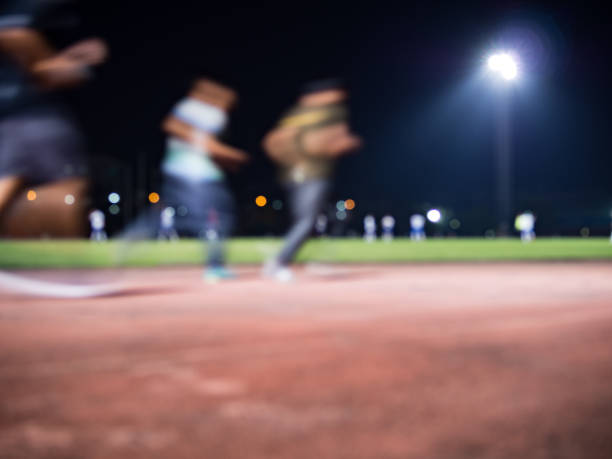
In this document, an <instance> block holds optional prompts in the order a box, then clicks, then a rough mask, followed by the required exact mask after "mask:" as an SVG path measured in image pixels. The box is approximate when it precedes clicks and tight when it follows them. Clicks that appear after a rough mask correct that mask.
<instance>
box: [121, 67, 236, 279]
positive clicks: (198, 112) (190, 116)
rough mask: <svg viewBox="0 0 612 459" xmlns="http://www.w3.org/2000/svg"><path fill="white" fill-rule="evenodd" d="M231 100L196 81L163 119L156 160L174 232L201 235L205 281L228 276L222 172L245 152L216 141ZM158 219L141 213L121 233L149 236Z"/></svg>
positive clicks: (228, 215)
mask: <svg viewBox="0 0 612 459" xmlns="http://www.w3.org/2000/svg"><path fill="white" fill-rule="evenodd" d="M236 100H237V95H236V93H235V92H234V91H233V90H232V89H230V88H228V87H226V86H223V85H221V84H219V83H217V82H214V81H212V80H209V79H199V80H197V81H196V82H195V84H194V85H193V87H192V88H191V90H190V92H189V94H188V95H187V96H186V97H185V98H184V99H182V100H180V101H179V102H178V103H177V104H176V106H175V107H174V108H173V110H172V112H171V113H170V115H168V117H167V118H166V119H165V121H164V123H163V129H164V131H165V132H166V133H167V134H168V141H167V148H166V155H165V157H164V159H163V161H162V173H163V187H162V200H163V203H164V206H165V207H172V208H173V209H180V210H181V211H180V212H177V213H176V215H175V216H174V218H175V220H174V225H175V228H176V229H177V231H178V232H179V233H182V234H187V235H191V236H199V237H206V240H207V241H208V250H207V252H208V255H207V265H208V269H207V270H206V271H205V272H204V278H205V279H206V280H207V281H211V282H214V281H217V280H221V279H227V278H232V277H234V275H233V273H232V272H231V271H229V270H228V269H227V268H226V267H225V255H224V241H225V239H226V238H227V237H228V236H229V234H230V232H231V230H232V228H233V225H234V199H233V197H232V194H231V192H230V190H229V188H228V187H227V185H226V183H225V174H226V171H227V170H230V171H233V170H236V169H237V168H238V167H239V166H240V165H241V164H243V163H245V162H247V160H248V156H247V155H246V153H245V152H243V151H241V150H239V149H236V148H234V147H230V146H229V145H226V144H224V143H222V142H221V141H220V140H219V139H218V135H219V134H221V132H222V131H223V130H224V129H225V128H226V126H227V122H228V112H229V111H230V110H231V108H232V107H233V106H234V104H235V103H236ZM160 220H161V216H160V215H159V213H157V214H156V215H145V216H143V217H141V218H140V219H139V221H138V222H137V223H136V224H135V225H133V226H132V227H131V228H129V229H128V230H127V232H126V233H125V234H124V236H125V237H127V238H128V239H133V238H137V237H155V236H156V235H157V234H158V228H159V224H160ZM213 234H214V237H212V235H213Z"/></svg>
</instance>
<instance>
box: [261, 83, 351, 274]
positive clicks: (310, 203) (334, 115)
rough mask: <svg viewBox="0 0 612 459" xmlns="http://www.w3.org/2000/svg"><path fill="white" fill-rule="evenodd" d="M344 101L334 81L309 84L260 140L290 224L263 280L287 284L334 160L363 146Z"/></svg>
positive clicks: (321, 205)
mask: <svg viewBox="0 0 612 459" xmlns="http://www.w3.org/2000/svg"><path fill="white" fill-rule="evenodd" d="M346 99H347V93H346V91H345V90H344V89H343V87H342V86H341V84H340V83H339V82H338V81H337V80H325V81H318V82H314V83H311V84H309V85H308V86H307V87H306V88H304V90H303V92H302V94H301V95H300V97H299V99H298V102H297V104H296V105H295V106H294V107H293V108H291V109H290V110H289V111H288V112H287V113H286V114H285V115H284V116H283V117H282V118H281V120H280V121H279V122H278V124H277V126H276V127H275V128H274V129H273V130H272V131H271V132H270V133H269V134H268V135H267V136H266V137H265V138H264V140H263V147H264V149H265V151H266V153H267V154H268V156H270V158H272V160H274V161H275V162H276V163H277V164H278V165H279V166H280V169H281V180H282V182H283V183H284V185H285V186H286V188H287V189H288V193H289V204H290V208H291V211H292V214H293V220H294V222H293V225H292V226H291V228H290V230H289V232H288V233H287V235H286V237H285V243H284V245H283V247H282V249H281V251H280V252H279V253H278V254H277V255H276V256H275V257H274V258H273V259H271V260H268V262H267V263H266V265H265V266H264V275H266V276H270V277H275V278H276V279H278V280H281V281H287V280H291V278H292V273H291V271H290V269H289V267H288V266H289V264H290V263H291V262H292V261H293V260H294V258H295V255H296V254H297V252H298V250H299V249H300V247H301V246H302V244H304V242H305V241H306V240H307V239H308V237H309V235H310V233H311V231H312V229H313V227H314V225H315V223H316V218H317V215H318V214H319V213H320V212H321V210H322V209H323V208H324V206H325V201H326V199H327V195H328V193H329V190H330V185H331V175H332V172H333V168H334V164H335V162H336V159H337V158H338V157H339V156H342V155H344V154H346V153H348V152H350V151H352V150H355V149H356V148H358V147H359V145H360V143H361V142H360V139H359V138H358V137H356V136H355V135H353V134H352V133H351V132H350V131H349V125H348V110H347V107H346V104H345V102H346Z"/></svg>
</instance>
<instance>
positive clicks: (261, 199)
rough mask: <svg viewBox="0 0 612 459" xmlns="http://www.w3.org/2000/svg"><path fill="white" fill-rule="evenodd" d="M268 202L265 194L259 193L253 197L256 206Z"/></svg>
mask: <svg viewBox="0 0 612 459" xmlns="http://www.w3.org/2000/svg"><path fill="white" fill-rule="evenodd" d="M267 203H268V200H267V199H266V197H265V196H262V195H259V196H257V197H256V198H255V204H256V205H257V207H263V206H265V205H266V204H267Z"/></svg>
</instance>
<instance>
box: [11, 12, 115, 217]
mask: <svg viewBox="0 0 612 459" xmlns="http://www.w3.org/2000/svg"><path fill="white" fill-rule="evenodd" d="M68 3H69V2H66V1H60V0H54V1H51V0H29V1H25V0H22V1H9V2H3V3H1V4H0V218H2V217H3V216H4V215H5V213H6V211H7V208H8V206H9V205H10V204H11V203H12V201H13V200H14V198H15V197H16V196H17V195H18V193H19V192H20V191H22V190H23V189H24V188H25V187H26V186H33V185H39V184H43V183H49V182H58V183H59V182H61V183H63V184H64V185H65V186H64V188H63V189H65V190H66V192H67V193H69V194H70V195H72V196H73V197H74V198H76V200H77V201H79V202H82V200H80V198H81V197H82V195H83V194H84V193H85V191H86V188H87V187H86V179H85V176H86V173H87V170H86V161H85V158H84V155H83V153H84V146H83V142H82V138H81V134H80V132H79V130H78V129H77V127H76V124H75V121H74V120H73V118H72V116H71V114H70V112H69V110H68V109H67V108H66V106H65V105H64V104H63V103H62V101H61V99H60V96H59V92H60V90H61V89H64V88H68V87H72V86H76V85H78V84H81V83H83V82H84V81H86V80H87V79H88V78H89V77H90V76H91V68H92V66H95V65H98V64H100V63H102V62H103V61H104V60H105V58H106V54H107V52H106V46H105V45H104V43H103V42H102V41H101V40H99V39H88V40H84V41H80V42H77V43H76V44H74V45H72V46H70V47H68V48H64V49H63V50H60V51H58V50H56V48H55V47H54V46H53V44H52V40H51V39H50V38H49V37H50V35H52V32H55V31H56V29H61V30H57V31H59V32H63V31H65V30H64V29H69V28H70V27H71V26H72V25H73V23H72V21H71V20H65V18H62V15H64V14H68V13H69V12H70V10H69V9H68V10H67V9H66V8H64V7H65V6H66V4H68ZM43 31H44V32H43ZM74 208H80V206H75V207H74ZM83 210H84V209H83ZM83 217H84V214H83Z"/></svg>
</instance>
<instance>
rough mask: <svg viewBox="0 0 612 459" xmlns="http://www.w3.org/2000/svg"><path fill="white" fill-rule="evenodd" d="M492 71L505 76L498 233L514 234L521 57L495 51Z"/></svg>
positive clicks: (490, 61) (500, 109) (499, 125)
mask: <svg viewBox="0 0 612 459" xmlns="http://www.w3.org/2000/svg"><path fill="white" fill-rule="evenodd" d="M487 67H488V70H489V72H490V73H492V74H493V75H494V76H496V77H498V78H501V80H502V81H503V83H504V86H506V87H504V88H501V94H499V103H498V107H497V149H496V150H497V151H496V153H497V158H496V170H497V190H496V191H497V193H496V196H497V235H498V236H508V235H509V234H510V222H511V221H512V215H511V212H512V151H511V132H510V94H509V89H510V88H509V87H508V86H509V84H510V83H511V82H512V81H514V80H516V79H517V78H518V76H519V71H518V64H517V60H516V59H515V58H514V56H513V55H512V54H510V53H508V52H498V53H494V54H492V55H491V56H489V58H488V59H487Z"/></svg>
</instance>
